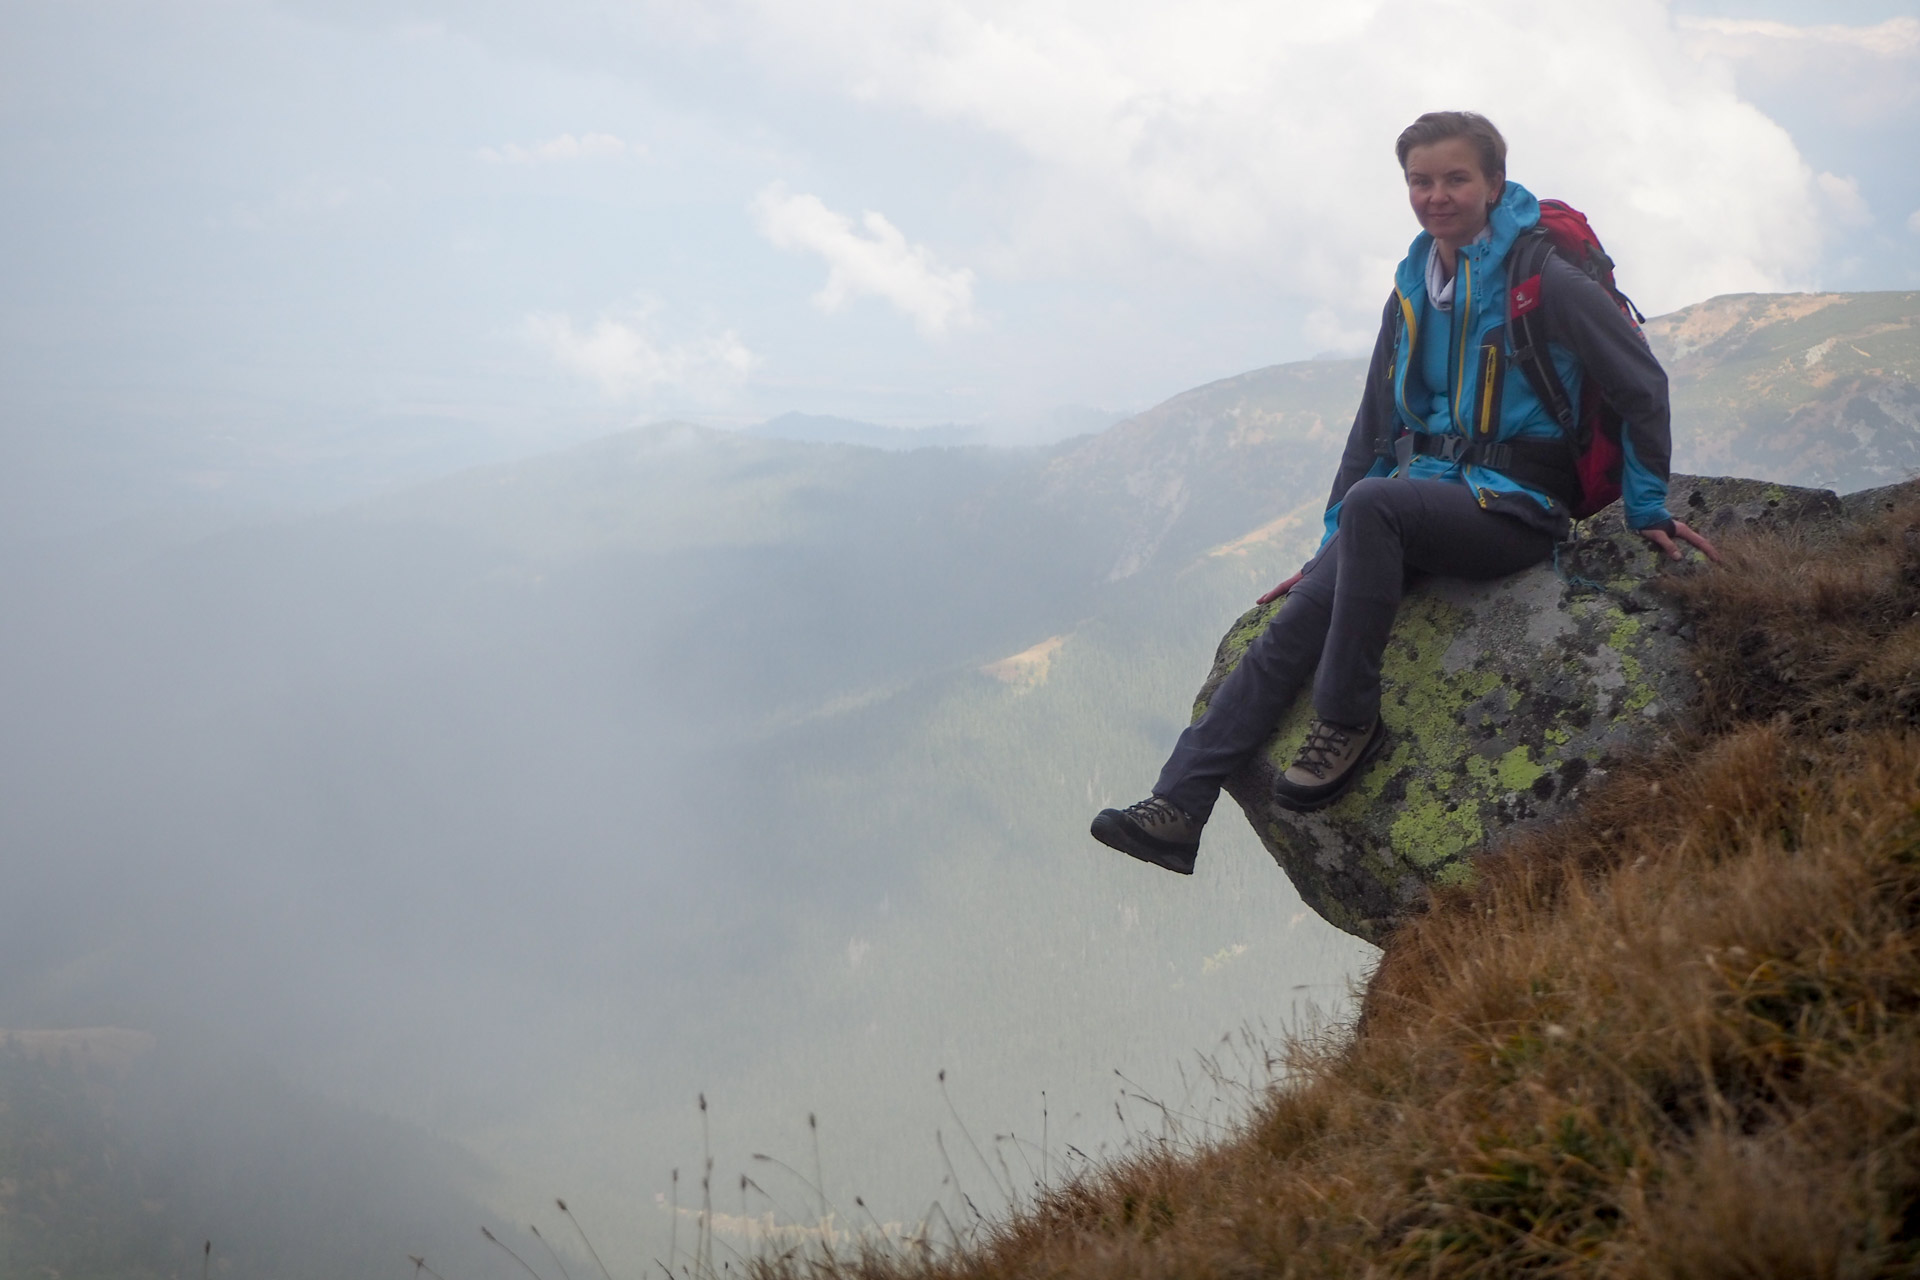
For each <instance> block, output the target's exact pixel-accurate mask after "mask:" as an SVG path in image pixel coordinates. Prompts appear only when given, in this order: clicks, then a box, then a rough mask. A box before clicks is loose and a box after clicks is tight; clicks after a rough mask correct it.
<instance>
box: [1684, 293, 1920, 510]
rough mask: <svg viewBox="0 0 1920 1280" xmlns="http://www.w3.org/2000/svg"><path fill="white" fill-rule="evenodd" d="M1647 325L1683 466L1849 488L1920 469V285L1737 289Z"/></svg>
mask: <svg viewBox="0 0 1920 1280" xmlns="http://www.w3.org/2000/svg"><path fill="white" fill-rule="evenodd" d="M1647 333H1648V336H1649V337H1650V339H1651V340H1652V342H1653V346H1654V350H1655V351H1656V352H1657V353H1658V354H1659V356H1660V358H1661V360H1662V361H1663V362H1664V363H1665V364H1666V366H1667V370H1668V374H1669V376H1670V377H1671V378H1672V385H1673V403H1674V465H1675V467H1676V468H1677V469H1679V470H1682V471H1688V472H1693V473H1697V474H1710V475H1744V476H1757V477H1762V478H1766V479H1772V480H1781V481H1786V482H1789V483H1795V484H1817V485H1822V486H1825V487H1828V488H1833V489H1837V490H1839V491H1841V492H1848V491H1851V490H1854V489H1862V488H1868V487H1871V486H1873V485H1882V484H1891V483H1894V482H1895V481H1898V480H1903V479H1905V478H1907V477H1908V476H1910V475H1912V474H1914V473H1915V472H1916V471H1920V386H1916V385H1915V383H1916V380H1920V293H1807V294H1751V293H1748V294H1731V295H1728V296H1726V297H1720V298H1713V299H1710V300H1709V301H1706V302H1702V303H1698V304H1696V305H1694V306H1691V307H1687V308H1685V309H1684V310H1681V311H1676V312H1674V313H1673V314H1672V315H1667V316H1661V317H1659V318H1658V319H1655V320H1653V321H1651V322H1650V323H1649V324H1648V325H1647Z"/></svg>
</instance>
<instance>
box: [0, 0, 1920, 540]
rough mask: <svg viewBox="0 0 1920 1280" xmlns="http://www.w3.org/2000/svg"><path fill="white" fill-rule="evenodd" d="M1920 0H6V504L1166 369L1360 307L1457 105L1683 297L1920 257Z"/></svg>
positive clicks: (1278, 354) (399, 474)
mask: <svg viewBox="0 0 1920 1280" xmlns="http://www.w3.org/2000/svg"><path fill="white" fill-rule="evenodd" d="M1916 12H1920V6H1916V5H1915V4H1914V3H1911V2H1908V3H1901V2H1897V0H1853V2H1846V3H1822V4H1813V3H1782V2H1779V0H1744V2H1736V0H1676V2H1675V3H1671V4H1668V3H1660V2H1659V0H1621V2H1619V3H1609V4H1606V5H1600V6H1594V5H1589V4H1563V3H1542V2H1541V0H1454V2H1452V3H1435V2H1434V0H1371V2H1365V0H1358V2H1355V3H1349V4H1342V5H1326V4H1317V3H1316V4H1304V3H1290V2H1282V3H1275V2H1274V0H1259V2H1257V3H1243V2H1236V0H1191V2H1189V3H1184V4H1181V5H1178V6H1175V5H1169V4H1156V5H1142V4H1127V3H1114V2H1113V0H1100V2H1099V3H1092V2H1091V0H1046V2H1042V3H1022V4H1009V3H999V2H995V0H818V2H812V3H794V2H793V0H714V2H712V3H705V4H698V5H694V4H686V3H671V2H667V0H661V2H649V0H639V2H635V3H616V4H605V3H584V2H582V0H548V2H547V3H542V4H530V3H520V2H517V0H462V2H461V3H457V4H456V3H451V2H450V0H411V2H410V3H408V2H403V3H371V2H363V0H290V2H286V3H271V2H268V0H176V2H172V3H164V4H162V3H152V2H144V0H142V2H136V0H59V2H58V3H54V2H51V0H11V2H10V3H8V4H7V5H6V6H4V8H0V182H3V183H4V199H0V255H4V263H5V277H4V278H5V287H4V291H0V463H3V464H4V467H3V468H0V469H4V470H5V471H6V472H7V473H8V474H9V476H10V480H9V481H8V483H9V484H10V485H11V486H12V487H11V488H10V489H9V490H8V492H7V494H6V495H5V496H7V497H8V498H9V501H10V502H11V503H12V505H13V506H14V507H15V509H16V522H17V520H18V516H17V512H18V510H20V509H21V508H20V506H19V504H20V502H22V501H27V502H29V503H30V502H31V501H33V500H37V501H38V502H39V503H40V508H39V510H40V511H41V513H42V514H44V515H46V516H48V517H49V518H52V517H54V516H57V515H59V514H60V513H61V510H62V504H63V503H69V500H70V499H71V501H73V502H78V501H80V498H79V497H74V496H73V495H75V494H80V492H81V491H82V490H85V494H84V495H83V496H85V497H86V498H87V500H88V501H90V502H91V503H92V506H91V507H90V508H89V510H96V511H99V512H107V513H111V512H114V511H118V510H121V509H123V508H130V507H135V506H138V505H139V504H140V503H141V502H143V501H158V500H166V499H169V498H172V497H177V496H178V495H179V494H181V493H188V494H191V493H210V494H226V495H229V496H232V497H236V498H240V499H247V500H253V501H259V500H266V499H272V498H275V497H286V496H295V497H305V498H308V499H309V500H314V499H319V500H325V499H328V498H330V497H335V496H338V495H340V494H343V493H350V492H354V491H357V490H359V489H364V488H366V487H369V486H374V485H378V484H381V483H385V482H390V481H392V480H394V479H398V478H405V477H409V476H417V475H422V474H428V473H431V472H434V471H438V470H444V469H446V468H448V467H451V466H455V465H459V464H462V463H465V462H468V461H472V460H477V459H481V458H489V457H499V456H503V455H508V454H519V453H527V452H532V451H536V450H539V449H542V448H546V447H550V446H552V445H556V444H561V443H566V442H571V441H574V440H577V439H581V438H584V437H586V436H591V435H594V434H598V433H601V432H604V431H607V430H611V429H615V428H618V427H621V426H625V425H629V424H632V423H635V422H640V421H647V420H652V419H656V418H661V417H667V416H684V417H691V418H695V419H697V420H701V421H706V422H712V423H719V424H725V423H733V422H750V421H755V420H759V419H762V418H766V417H770V416H773V415H775V414H778V413H781V412H784V411H788V410H802V411H806V412H811V413H824V414H838V415H843V416H849V417H858V418H864V419H868V420H874V421H881V422H887V423H896V424H924V423H932V422H941V421H962V422H983V423H988V424H992V425H996V426H999V427H1001V428H1003V429H1006V430H1013V429H1020V430H1026V431H1030V432H1036V433H1037V432H1040V431H1042V430H1044V423H1045V420H1046V418H1047V415H1048V414H1049V413H1050V412H1051V411H1053V410H1055V409H1058V408H1060V407H1062V406H1069V405H1082V406H1096V407H1103V408H1143V407H1145V406H1147V405H1149V404H1152V403H1154V402H1157V401H1158V400H1160V399H1163V398H1165V397H1167V396H1169V395H1172V394H1174V393H1176V392H1178V391H1181V390H1183V389H1185V388H1187V387H1190V386H1193V385H1196V384H1198V383H1201V382H1204V381H1207V380H1210V379H1213V378H1217V377H1222V376H1226V375H1230V374H1233V373H1236V372H1240V371H1242V370H1245V369H1248V368H1252V367H1257V366H1260V365H1265V364H1271V363H1275V362H1278V361H1282V360H1287V359H1296V358H1301V357H1305V356H1308V355H1312V354H1315V353H1317V352H1322V351H1328V350H1348V349H1352V348H1354V347H1355V346H1356V345H1359V344H1363V343H1364V342H1365V341H1366V338H1367V335H1368V330H1369V327H1370V325H1371V323H1372V319H1373V317H1374V316H1375V315H1377V313H1378V307H1379V302H1380V298H1381V297H1382V296H1383V294H1384V290H1385V288H1386V280H1387V269H1388V267H1389V265H1390V263H1391V262H1392V261H1393V260H1394V259H1395V258H1397V257H1398V256H1399V254H1400V253H1401V252H1402V251H1403V250H1404V247H1405V244H1406V242H1407V239H1408V238H1409V237H1410V236H1411V234H1412V233H1413V231H1414V230H1415V227H1414V225H1413V222H1412V218H1411V215H1410V214H1409V213H1408V212H1407V211H1406V209H1405V205H1404V200H1403V198H1402V195H1401V193H1400V190H1399V181H1398V174H1397V171H1396V168H1395V166H1394V163H1393V159H1392V141H1393V138H1394V135H1395V134H1396V132H1397V131H1398V130H1399V129H1400V128H1401V127H1402V126H1403V125H1404V124H1405V123H1406V122H1407V121H1408V120H1410V119H1411V118H1412V117H1413V116H1414V115H1415V114H1417V113H1418V112H1419V111H1421V110H1424V109H1430V108H1435V107H1453V106H1470V107H1475V108H1479V109H1481V110H1484V111H1486V112H1487V113H1488V114H1490V115H1491V116H1493V117H1494V119H1495V120H1496V121H1497V122H1499V123H1500V124H1501V125H1502V127H1503V128H1504V129H1505V130H1506V132H1507V133H1508V136H1509V138H1510V140H1511V142H1512V144H1513V154H1512V162H1511V168H1512V172H1513V175H1514V176H1515V177H1516V178H1518V179H1519V180H1520V181H1522V182H1525V183H1527V184H1528V185H1529V186H1531V187H1533V188H1534V189H1535V190H1536V191H1539V192H1542V193H1549V194H1557V195H1560V196H1563V197H1565V198H1568V199H1569V200H1571V201H1572V202H1573V203H1575V204H1576V205H1578V206H1580V207H1582V208H1585V209H1586V210H1588V211H1589V212H1590V213H1591V214H1592V215H1593V217H1594V219H1595V221H1596V223H1597V225H1598V226H1599V227H1600V229H1601V230H1602V232H1603V234H1604V235H1605V237H1606V239H1607V241H1608V243H1609V246H1610V247H1611V248H1613V249H1614V251H1615V256H1616V257H1617V258H1618V259H1619V260H1620V261H1621V263H1622V264H1623V268H1622V279H1623V283H1624V284H1625V286H1626V288H1627V289H1628V291H1629V292H1630V293H1632V294H1634V295H1635V296H1636V298H1637V299H1638V300H1639V301H1640V303H1641V304H1642V306H1643V307H1644V308H1645V309H1646V310H1647V311H1648V312H1650V313H1652V312H1659V311H1664V310H1669V309H1672V308H1674V307H1678V306H1681V305H1684V304H1686V303H1689V302H1693V301H1698V300H1700V299H1702V298H1704V297H1707V296H1710V295H1712V294H1715V293H1720V292H1728V291H1737V290H1771V289H1801V288H1834V289H1876V288H1878V289H1885V288H1907V289H1910V288H1916V287H1920V172H1916V169H1915V166H1914V165H1913V163H1912V157H1913V156H1914V155H1916V154H1920V18H1916ZM70 491H71V492H70Z"/></svg>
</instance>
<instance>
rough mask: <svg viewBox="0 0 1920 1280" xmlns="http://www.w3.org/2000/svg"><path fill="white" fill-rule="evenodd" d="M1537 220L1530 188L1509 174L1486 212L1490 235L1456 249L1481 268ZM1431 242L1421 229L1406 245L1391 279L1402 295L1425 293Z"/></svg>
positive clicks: (1493, 261) (1537, 206) (1501, 257)
mask: <svg viewBox="0 0 1920 1280" xmlns="http://www.w3.org/2000/svg"><path fill="white" fill-rule="evenodd" d="M1539 221H1540V202H1539V201H1538V200H1536V199H1534V196H1533V192H1531V191H1529V190H1527V189H1526V188H1525V187H1523V186H1521V185H1520V184H1519V183H1517V182H1515V181H1514V180H1513V179H1511V178H1509V179H1507V186H1506V190H1504V191H1503V192H1501V193H1500V201H1499V203H1497V204H1495V205H1494V206H1493V211H1492V212H1491V213H1490V214H1488V215H1487V225H1488V226H1489V227H1490V228H1492V230H1493V236H1492V237H1491V238H1490V239H1487V240H1483V241H1481V242H1480V243H1479V244H1471V245H1468V246H1467V247H1466V248H1464V249H1462V250H1461V251H1460V252H1462V253H1464V254H1466V255H1468V256H1469V257H1470V258H1472V259H1473V264H1474V266H1475V268H1476V269H1481V270H1484V269H1485V268H1486V267H1488V266H1489V265H1493V264H1497V263H1500V262H1504V261H1505V260H1506V257H1507V250H1509V249H1511V248H1512V247H1513V242H1514V241H1515V240H1517V239H1519V238H1520V234H1521V233H1522V232H1523V231H1525V230H1527V228H1529V227H1532V226H1534V225H1536V224H1538V223H1539ZM1432 246H1433V235H1432V234H1431V233H1430V232H1427V231H1422V232H1421V233H1420V234H1419V235H1417V236H1415V237H1414V238H1413V243H1412V244H1411V245H1409V246H1408V247H1407V256H1406V257H1405V258H1404V259H1403V260H1402V261H1401V263H1400V269H1399V270H1398V271H1397V272H1395V273H1394V276H1395V279H1394V282H1395V283H1396V284H1397V285H1399V287H1400V294H1401V296H1402V297H1405V298H1413V297H1415V296H1419V295H1424V294H1425V293H1426V287H1427V285H1426V281H1427V252H1428V250H1429V249H1431V248H1432Z"/></svg>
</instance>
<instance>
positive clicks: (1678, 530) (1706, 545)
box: [1287, 520, 1720, 586]
mask: <svg viewBox="0 0 1920 1280" xmlns="http://www.w3.org/2000/svg"><path fill="white" fill-rule="evenodd" d="M1673 532H1674V535H1675V536H1676V537H1678V538H1680V539H1681V540H1682V541H1684V542H1689V543H1692V544H1693V545H1694V546H1696V547H1698V548H1700V550H1701V552H1702V553H1703V554H1705V556H1706V557H1707V559H1709V560H1711V561H1713V562H1714V563H1715V564H1719V563H1720V552H1719V551H1718V550H1717V549H1716V548H1715V547H1714V545H1713V543H1712V542H1711V541H1709V540H1708V538H1707V535H1706V534H1704V533H1698V532H1695V531H1694V530H1692V529H1689V528H1688V527H1687V522H1686V521H1685V520H1675V521H1674V522H1673ZM1639 533H1640V536H1641V537H1643V538H1645V539H1646V540H1647V541H1648V542H1651V543H1652V544H1653V545H1654V546H1656V547H1658V548H1660V550H1661V551H1662V552H1664V553H1665V554H1666V557H1667V559H1669V560H1678V559H1679V558H1680V557H1681V555H1682V554H1684V553H1683V552H1682V551H1681V550H1680V548H1679V547H1678V546H1677V545H1675V543H1674V541H1673V538H1670V537H1668V536H1667V532H1666V530H1664V529H1641V530H1640V531H1639ZM1287 585H1288V586H1292V585H1293V584H1292V583H1288V584H1287Z"/></svg>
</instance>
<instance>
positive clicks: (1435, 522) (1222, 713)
mask: <svg viewBox="0 0 1920 1280" xmlns="http://www.w3.org/2000/svg"><path fill="white" fill-rule="evenodd" d="M1553 544H1554V536H1553V534H1551V533H1549V532H1547V531H1546V530H1544V529H1539V528H1535V527H1533V526H1532V525H1529V524H1527V523H1526V522H1524V521H1522V520H1520V519H1517V518H1515V517H1514V516H1510V515H1505V514H1502V513H1500V512H1498V511H1486V510H1483V509H1482V508H1481V506H1480V504H1479V503H1478V502H1477V501H1476V500H1475V498H1474V496H1473V492H1472V491H1471V490H1470V489H1468V488H1467V486H1466V485H1465V484H1461V483H1455V482H1453V481H1449V480H1405V479H1388V478H1380V477H1373V478H1369V479H1365V480H1360V481H1357V482H1356V483H1355V484H1354V485H1353V487H1352V488H1350V489H1348V490H1347V492H1346V496H1345V498H1344V500H1343V501H1342V502H1341V505H1340V528H1339V532H1337V533H1336V534H1334V536H1333V540H1332V541H1330V542H1328V543H1327V545H1326V546H1325V547H1324V548H1322V549H1321V552H1320V554H1319V555H1318V556H1316V557H1314V559H1313V561H1312V562H1311V563H1310V564H1309V565H1308V567H1307V570H1306V575H1305V576H1304V577H1303V578H1301V580H1300V581H1299V582H1298V583H1297V584H1296V585H1295V586H1294V588H1293V590H1292V591H1290V592H1288V593H1287V599H1286V605H1285V607H1284V608H1282V609H1281V610H1280V612H1279V613H1278V614H1276V615H1274V618H1273V621H1271V622H1269V623H1268V624H1267V628H1266V630H1265V631H1262V632H1261V633H1260V634H1259V635H1258V636H1257V637H1255V638H1254V641H1253V644H1252V645H1250V646H1249V647H1248V649H1247V653H1246V656H1245V657H1243V658H1242V659H1241V660H1240V665H1239V666H1237V667H1235V668H1234V669H1233V672H1232V674H1230V675H1229V676H1228V677H1227V678H1226V679H1225V680H1224V681H1222V682H1221V685H1220V687H1219V689H1218V690H1216V691H1215V693H1214V695H1213V698H1212V700H1211V701H1210V702H1209V703H1208V704H1207V711H1206V714H1205V715H1203V716H1201V717H1200V718H1199V719H1198V720H1196V721H1194V722H1193V723H1192V724H1191V725H1189V726H1188V727H1187V729H1186V730H1185V731H1184V732H1183V733H1181V735H1180V740H1179V742H1177V743H1176V744H1174V748H1173V754H1172V755H1171V756H1169V757H1168V759H1167V763H1166V767H1165V768H1163V769H1162V770H1161V771H1160V780H1159V781H1158V782H1157V783H1155V784H1154V788H1153V793H1154V794H1155V795H1157V796H1164V797H1166V798H1167V799H1168V800H1171V801H1172V802H1173V803H1174V804H1176V805H1178V806H1179V807H1180V808H1181V809H1183V810H1185V811H1186V813H1187V815H1188V816H1189V817H1191V818H1193V819H1194V820H1195V821H1198V822H1204V821H1206V819H1207V817H1208V815H1209V814H1211V813H1212V812H1213V804H1214V801H1215V800H1217V799H1218V798H1219V795H1220V787H1221V785H1222V784H1223V783H1224V782H1225V781H1226V780H1227V775H1229V774H1231V773H1232V772H1233V771H1234V770H1235V769H1237V768H1239V767H1240V765H1241V764H1242V763H1243V762H1244V761H1245V760H1246V759H1247V758H1248V757H1249V756H1250V755H1252V754H1253V752H1255V751H1257V750H1258V749H1259V748H1260V745H1261V744H1262V743H1264V742H1265V741H1266V740H1267V736H1268V735H1269V734H1271V733H1272V732H1273V728H1274V726H1275V725H1276V724H1278V723H1279V722H1280V717H1281V716H1282V715H1284V714H1285V713H1286V711H1287V708H1289V707H1290V706H1292V705H1293V700H1294V698H1295V697H1297V696H1298V695H1299V693H1300V689H1301V686H1303V685H1304V684H1305V683H1306V681H1307V677H1308V676H1310V675H1314V671H1315V668H1316V667H1318V669H1319V674H1318V675H1317V676H1314V682H1313V707H1314V711H1315V712H1316V713H1317V714H1318V715H1319V717H1320V718H1321V719H1322V720H1330V721H1332V722H1333V723H1335V724H1340V725H1348V726H1353V727H1358V726H1363V725H1370V724H1372V723H1373V720H1374V717H1375V716H1377V715H1379V714H1380V659H1381V657H1382V655H1383V654H1384V653H1385V652H1386V648H1387V636H1388V634H1389V633H1390V632H1391V631H1392V629H1393V618H1394V614H1395V613H1396V612H1398V610H1399V608H1400V596H1401V593H1402V591H1403V590H1404V589H1405V586H1406V579H1407V574H1408V572H1409V571H1413V572H1417V573H1427V574H1439V575H1442V576H1445V577H1454V578H1502V577H1505V576H1506V575H1507V574H1510V573H1517V572H1519V571H1520V570H1521V569H1524V568H1526V567H1527V566H1529V565H1532V564H1538V563H1539V562H1540V561H1542V560H1544V559H1546V558H1547V557H1548V556H1550V555H1552V554H1553Z"/></svg>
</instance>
